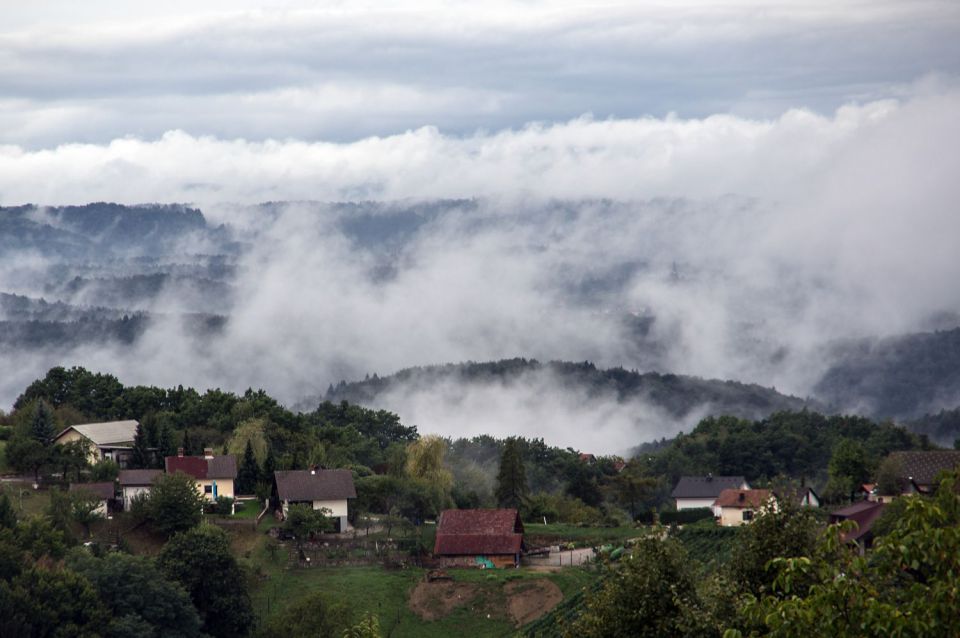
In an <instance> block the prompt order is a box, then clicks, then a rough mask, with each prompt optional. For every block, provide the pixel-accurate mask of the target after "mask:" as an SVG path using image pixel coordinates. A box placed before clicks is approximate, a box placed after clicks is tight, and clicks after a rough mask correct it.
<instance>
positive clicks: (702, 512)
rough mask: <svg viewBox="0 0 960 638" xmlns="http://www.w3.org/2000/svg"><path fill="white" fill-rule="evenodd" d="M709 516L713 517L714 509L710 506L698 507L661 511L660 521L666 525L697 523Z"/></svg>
mask: <svg viewBox="0 0 960 638" xmlns="http://www.w3.org/2000/svg"><path fill="white" fill-rule="evenodd" d="M708 518H713V510H711V509H710V508H709V507H698V508H696V509H690V510H680V511H678V512H670V511H667V512H660V522H661V523H663V524H664V525H686V524H687V523H696V522H697V521H702V520H705V519H708Z"/></svg>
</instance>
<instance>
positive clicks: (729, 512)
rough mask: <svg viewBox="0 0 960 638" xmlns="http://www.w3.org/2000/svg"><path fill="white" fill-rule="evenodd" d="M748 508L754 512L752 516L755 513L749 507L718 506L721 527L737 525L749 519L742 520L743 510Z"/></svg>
mask: <svg viewBox="0 0 960 638" xmlns="http://www.w3.org/2000/svg"><path fill="white" fill-rule="evenodd" d="M745 510H749V511H751V512H753V513H754V516H756V515H757V513H756V512H755V511H754V510H753V509H751V508H743V509H741V508H739V507H723V508H720V525H721V526H723V527H739V526H740V525H743V524H744V523H748V522H749V521H745V520H743V512H744V511H745Z"/></svg>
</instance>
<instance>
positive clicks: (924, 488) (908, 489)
mask: <svg viewBox="0 0 960 638" xmlns="http://www.w3.org/2000/svg"><path fill="white" fill-rule="evenodd" d="M888 459H889V460H890V461H892V462H893V463H894V465H895V467H897V473H898V476H897V484H898V489H897V493H896V494H880V492H879V489H876V490H874V491H875V494H874V495H873V500H876V501H878V502H881V503H883V502H887V503H889V502H890V501H891V500H892V499H893V498H894V497H896V496H905V495H908V494H917V493H920V494H931V493H932V492H934V491H935V490H936V488H937V485H938V483H937V476H938V475H939V474H940V473H942V472H952V471H954V470H956V469H957V468H960V450H925V451H910V452H891V453H890V456H889V457H888Z"/></svg>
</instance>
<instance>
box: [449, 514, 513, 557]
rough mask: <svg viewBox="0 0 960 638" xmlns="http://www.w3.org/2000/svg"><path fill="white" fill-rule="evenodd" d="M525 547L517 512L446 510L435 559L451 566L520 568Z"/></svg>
mask: <svg viewBox="0 0 960 638" xmlns="http://www.w3.org/2000/svg"><path fill="white" fill-rule="evenodd" d="M523 547H524V545H523V523H522V522H521V521H520V514H519V513H518V512H517V510H515V509H496V510H493V509H475V510H444V511H443V512H441V513H440V520H439V521H438V523H437V540H436V543H435V544H434V547H433V555H434V556H435V557H437V558H439V559H441V562H442V563H443V564H445V565H448V566H474V567H516V566H519V565H520V554H521V553H522V552H523Z"/></svg>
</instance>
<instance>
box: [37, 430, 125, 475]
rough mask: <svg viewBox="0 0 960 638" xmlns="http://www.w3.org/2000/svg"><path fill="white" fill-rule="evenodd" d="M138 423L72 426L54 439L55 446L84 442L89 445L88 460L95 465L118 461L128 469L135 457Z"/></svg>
mask: <svg viewBox="0 0 960 638" xmlns="http://www.w3.org/2000/svg"><path fill="white" fill-rule="evenodd" d="M136 432H137V422H136V421H108V422H105V423H81V424H79V425H71V426H69V427H67V428H65V429H64V430H63V432H61V433H60V434H58V435H57V436H56V437H54V439H53V443H54V445H64V444H66V443H71V442H73V441H82V442H84V443H85V444H86V445H87V450H88V451H87V460H88V461H89V462H90V463H91V464H93V463H97V462H99V461H101V460H103V459H111V460H113V461H116V462H117V464H119V465H120V467H126V466H127V463H128V461H129V459H130V457H131V456H132V455H133V437H134V435H135V434H136Z"/></svg>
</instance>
